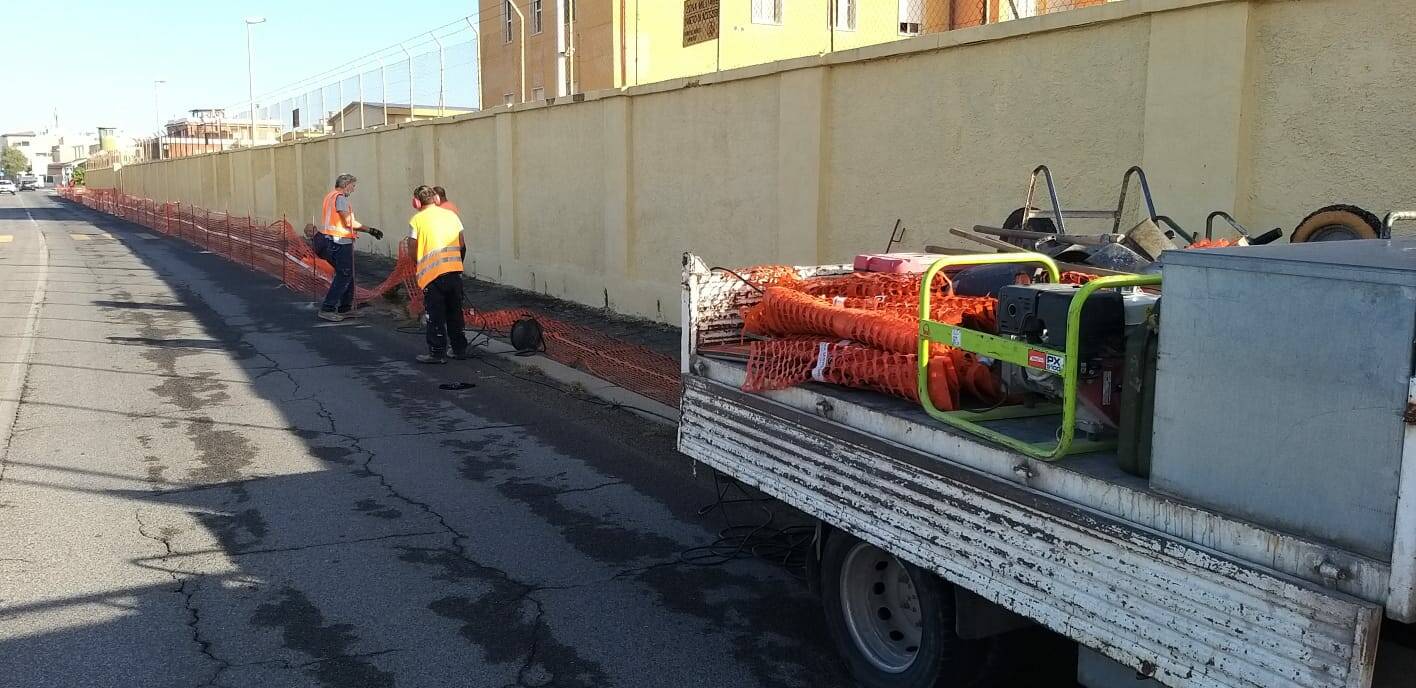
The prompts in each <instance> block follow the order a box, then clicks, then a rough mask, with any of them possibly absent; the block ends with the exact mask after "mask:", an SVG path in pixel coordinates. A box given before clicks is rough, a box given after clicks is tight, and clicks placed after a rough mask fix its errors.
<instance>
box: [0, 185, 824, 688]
mask: <svg viewBox="0 0 1416 688" xmlns="http://www.w3.org/2000/svg"><path fill="white" fill-rule="evenodd" d="M5 237H10V238H9V239H6V238H5ZM420 344H421V339H420V338H419V337H416V336H411V335H406V334H400V333H398V332H396V331H395V330H394V329H393V327H392V324H391V322H389V321H387V320H382V319H379V318H374V319H371V320H369V321H366V322H360V323H357V324H345V325H337V326H332V325H330V324H327V323H322V322H320V321H318V320H316V319H315V318H314V312H313V310H312V309H311V307H310V304H308V303H306V302H305V301H304V299H302V298H301V297H299V296H296V295H294V294H292V293H290V292H289V291H286V290H284V289H281V288H279V285H277V284H276V283H275V282H274V280H271V279H269V278H267V277H265V276H262V275H259V274H257V273H252V272H249V271H247V270H245V269H243V268H240V267H238V266H235V265H232V264H229V263H227V262H225V261H224V260H222V259H221V258H219V257H218V256H215V255H211V254H203V253H202V252H201V251H200V250H199V249H196V248H193V247H191V246H188V245H186V244H183V243H181V242H178V241H175V240H171V239H165V238H159V237H156V236H153V235H145V234H144V233H143V230H142V229H141V228H138V227H135V226H132V225H128V224H126V223H122V222H120V221H117V220H113V219H109V218H103V217H102V216H99V215H97V214H95V213H91V212H89V211H86V210H84V209H82V208H80V207H78V206H71V205H66V204H64V203H62V202H61V201H58V200H57V199H53V198H51V197H49V196H47V195H44V194H40V193H25V194H20V195H19V196H4V197H0V447H3V448H4V454H3V456H4V457H5V460H4V464H3V468H0V470H3V473H0V677H3V678H0V684H3V685H5V686H15V687H30V686H35V687H47V686H56V687H60V686H62V687H65V688H79V687H86V686H115V687H117V686H123V687H135V686H142V687H144V688H156V687H160V686H229V687H244V686H252V687H254V686H261V687H266V686H330V687H339V688H356V687H357V688H364V687H382V686H493V687H496V686H552V685H554V686H675V687H681V688H688V687H691V686H714V687H719V686H834V685H844V684H845V683H846V680H845V679H844V674H843V670H842V668H841V664H840V662H839V660H837V658H836V657H835V655H834V653H833V652H832V651H831V649H830V647H829V645H828V640H827V638H826V636H825V633H824V630H823V628H822V624H821V621H820V612H819V610H818V607H817V604H816V601H815V599H814V598H813V597H812V596H810V595H809V594H808V593H807V592H806V590H805V588H804V586H803V585H802V584H800V583H799V582H797V581H796V580H794V579H793V578H792V577H791V576H790V575H789V574H788V573H787V571H786V570H784V569H783V568H780V567H777V566H774V565H771V564H767V563H763V562H760V561H755V560H738V561H732V562H728V563H725V564H722V565H719V566H692V565H685V564H683V563H681V562H680V553H681V552H683V551H685V550H687V549H688V548H692V547H697V546H701V545H705V544H707V543H709V542H711V541H712V540H713V539H714V538H715V537H716V531H717V529H718V527H719V526H720V524H719V523H718V522H717V521H716V520H715V518H714V516H713V515H709V516H700V515H699V514H698V513H697V510H698V509H699V507H701V506H703V505H704V504H706V503H708V502H710V501H711V500H712V498H713V494H714V493H713V487H712V483H711V481H710V480H709V478H708V475H707V471H706V470H704V469H702V467H699V468H698V470H696V471H695V467H694V466H693V465H692V464H691V463H690V462H689V460H688V459H687V458H685V457H683V456H682V455H679V454H677V453H676V452H675V451H674V449H673V435H672V432H671V430H669V429H666V428H664V427H662V426H658V425H655V424H653V423H649V422H646V421H643V420H641V419H639V418H637V417H635V416H632V415H630V414H627V413H624V412H622V411H613V410H608V409H604V408H602V407H599V406H595V405H593V404H590V403H587V402H585V401H582V400H579V399H576V398H574V397H572V396H568V395H566V394H564V393H562V392H559V391H556V390H552V389H548V388H546V387H543V386H540V385H537V384H534V383H533V382H532V381H527V380H522V379H519V378H517V377H513V376H510V375H508V374H507V373H506V372H504V371H502V370H499V369H494V368H492V367H490V366H489V365H488V364H487V363H485V362H477V361H469V362H463V363H454V364H452V365H448V366H444V367H436V368H431V369H430V368H427V367H419V366H416V365H415V364H412V363H411V359H412V357H413V356H414V355H415V354H416V353H418V352H419V349H420ZM450 381H469V382H473V383H475V384H476V385H477V386H476V387H475V388H473V389H470V390H466V391H460V392H450V391H443V390H440V389H438V384H439V383H442V382H450ZM12 418H13V431H12V432H6V429H7V428H8V427H9V426H10V424H11V420H12Z"/></svg>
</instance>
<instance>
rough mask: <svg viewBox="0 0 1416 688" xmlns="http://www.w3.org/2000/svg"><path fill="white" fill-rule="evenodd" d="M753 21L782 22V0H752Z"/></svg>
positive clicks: (764, 22)
mask: <svg viewBox="0 0 1416 688" xmlns="http://www.w3.org/2000/svg"><path fill="white" fill-rule="evenodd" d="M818 16H820V15H818ZM752 23H754V24H781V23H782V0H752Z"/></svg>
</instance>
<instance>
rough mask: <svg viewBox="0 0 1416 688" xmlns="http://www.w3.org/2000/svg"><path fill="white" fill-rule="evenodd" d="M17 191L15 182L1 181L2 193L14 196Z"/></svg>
mask: <svg viewBox="0 0 1416 688" xmlns="http://www.w3.org/2000/svg"><path fill="white" fill-rule="evenodd" d="M16 190H17V189H15V183H14V182H12V181H10V180H8V179H0V193H7V194H10V195H11V196H13V195H15V191H16Z"/></svg>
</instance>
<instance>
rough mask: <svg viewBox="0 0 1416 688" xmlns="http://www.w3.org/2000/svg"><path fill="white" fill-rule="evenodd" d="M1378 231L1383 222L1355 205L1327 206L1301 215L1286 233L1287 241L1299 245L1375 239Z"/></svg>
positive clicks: (1378, 233)
mask: <svg viewBox="0 0 1416 688" xmlns="http://www.w3.org/2000/svg"><path fill="white" fill-rule="evenodd" d="M1381 231H1382V221H1381V220H1380V219H1378V218H1377V216H1376V215H1373V214H1371V213H1369V212H1367V211H1366V210H1363V209H1361V208H1359V207H1357V206H1355V205H1330V206H1327V207H1326V208H1319V209H1317V210H1316V211H1314V212H1312V213H1311V214H1309V215H1308V216H1307V217H1305V218H1303V221H1302V222H1299V223H1298V226H1297V227H1296V228H1295V229H1294V230H1293V233H1292V234H1290V235H1289V237H1288V241H1289V242H1291V243H1294V244H1302V243H1306V242H1310V241H1344V240H1347V239H1375V238H1377V237H1378V236H1380V234H1381Z"/></svg>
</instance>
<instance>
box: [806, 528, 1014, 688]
mask: <svg viewBox="0 0 1416 688" xmlns="http://www.w3.org/2000/svg"><path fill="white" fill-rule="evenodd" d="M821 602H822V607H824V609H825V612H826V629H827V631H828V632H829V633H830V634H831V639H832V640H833V641H834V642H835V643H836V649H837V651H839V652H840V653H841V656H842V657H844V658H845V660H846V664H847V665H848V667H849V668H850V672H851V676H853V677H854V678H855V680H856V681H857V683H858V684H859V685H861V686H863V687H865V688H934V687H935V686H941V687H949V688H953V687H954V686H967V685H970V684H971V683H972V682H973V680H974V679H975V677H976V676H977V674H978V672H979V669H980V667H981V665H982V663H983V660H984V658H985V656H986V655H987V648H988V646H989V642H988V641H986V640H984V641H965V640H960V639H959V637H958V635H956V634H955V632H954V628H955V626H954V594H953V590H952V589H951V587H950V586H949V584H948V583H946V582H945V581H944V580H942V579H940V578H939V577H938V576H936V575H935V574H933V573H930V572H928V571H924V570H922V569H920V568H918V567H916V566H914V565H912V564H909V563H907V562H903V561H900V560H899V559H897V558H895V556H894V555H891V554H890V553H888V552H886V551H884V550H882V549H880V548H878V547H876V546H874V545H871V544H869V543H866V542H863V541H861V540H858V539H856V538H854V537H851V536H850V535H846V534H844V533H841V532H835V533H832V536H831V538H830V539H828V540H827V541H826V547H825V549H824V550H823V552H822V556H821Z"/></svg>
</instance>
